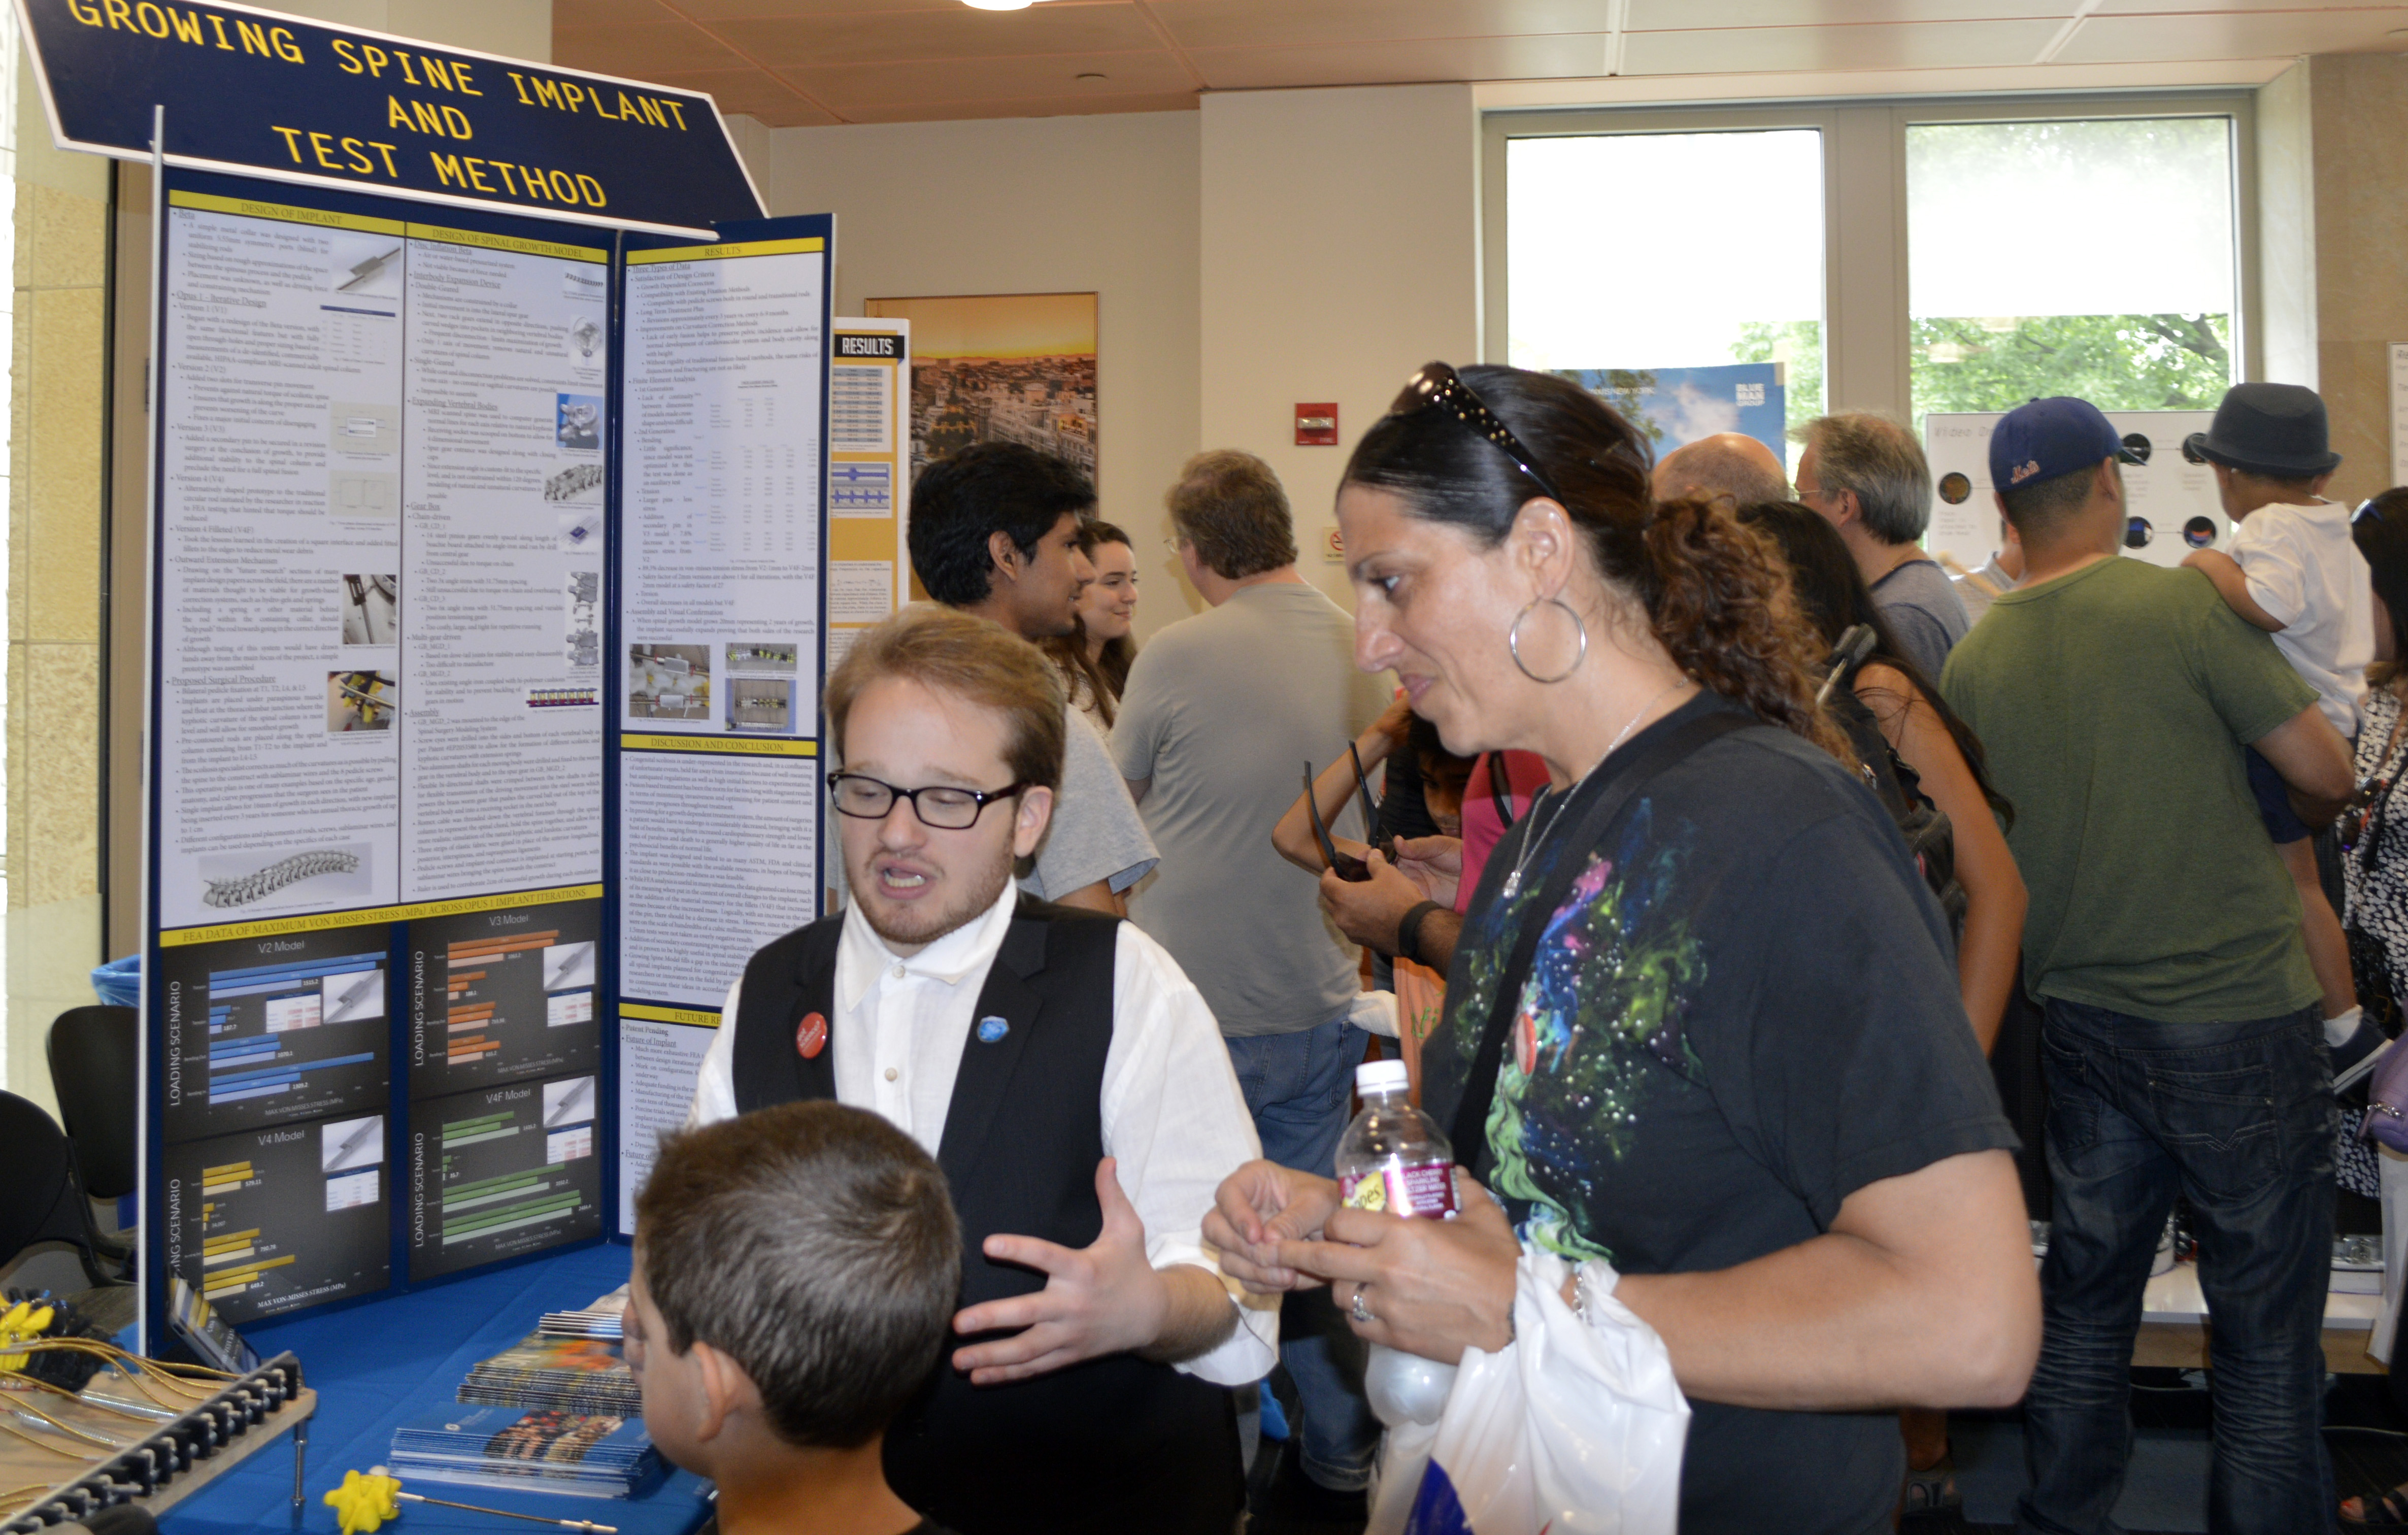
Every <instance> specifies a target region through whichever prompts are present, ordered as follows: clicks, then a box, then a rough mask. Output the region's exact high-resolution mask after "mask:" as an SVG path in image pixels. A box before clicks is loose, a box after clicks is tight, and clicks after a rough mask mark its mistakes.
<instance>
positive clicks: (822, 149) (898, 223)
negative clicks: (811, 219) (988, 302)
mask: <svg viewBox="0 0 2408 1535" xmlns="http://www.w3.org/2000/svg"><path fill="white" fill-rule="evenodd" d="M735 126H736V129H737V142H738V147H739V148H740V149H741V150H742V151H743V152H744V155H745V158H746V161H747V163H748V164H750V165H751V166H752V167H753V176H754V178H755V179H756V180H758V181H759V183H760V185H761V192H762V195H763V196H764V197H765V198H766V199H767V202H768V204H769V208H770V210H771V211H772V212H773V213H778V214H791V213H817V212H834V213H835V214H836V215H837V274H836V285H837V292H836V303H837V310H838V312H839V313H840V314H842V313H858V312H859V311H860V307H861V305H862V303H863V301H865V300H867V299H869V298H878V297H897V296H908V295H912V294H976V293H1049V292H1059V291H1083V290H1087V289H1093V290H1094V291H1096V292H1097V294H1099V295H1100V298H1099V313H1100V321H1101V335H1100V339H1099V341H1098V351H1099V354H1098V357H1097V412H1098V416H1099V422H1098V426H1099V444H1098V446H1099V449H1100V452H1099V454H1098V460H1099V464H1098V480H1099V484H1098V487H1097V488H1098V491H1099V493H1100V495H1101V496H1102V505H1103V512H1104V515H1105V516H1107V517H1109V518H1111V520H1113V521H1114V522H1117V523H1119V524H1122V525H1123V526H1125V527H1126V528H1128V530H1129V531H1130V533H1131V534H1132V535H1133V536H1134V537H1135V538H1137V540H1138V556H1139V562H1140V571H1141V573H1142V575H1143V577H1144V578H1145V586H1144V597H1143V599H1142V600H1141V601H1140V605H1139V610H1138V630H1139V634H1140V638H1143V637H1144V636H1147V635H1150V634H1152V633H1154V631H1155V630H1156V629H1159V628H1160V627H1161V626H1162V625H1163V624H1168V623H1170V622H1173V621H1175V620H1177V619H1180V618H1183V617H1185V616H1186V615H1187V614H1188V613H1189V612H1191V611H1194V610H1196V609H1197V607H1198V606H1199V603H1198V601H1197V598H1196V596H1195V594H1194V593H1193V592H1191V591H1188V590H1187V589H1186V587H1185V585H1184V583H1183V581H1180V579H1179V577H1178V574H1177V565H1176V562H1175V561H1173V560H1172V559H1171V557H1170V556H1169V554H1168V552H1165V551H1164V550H1163V548H1162V544H1161V542H1160V539H1161V538H1162V537H1163V535H1164V534H1165V533H1167V531H1168V529H1167V527H1166V526H1165V524H1164V519H1163V513H1162V491H1163V489H1164V487H1165V486H1166V485H1168V483H1169V481H1170V480H1171V478H1172V476H1173V475H1174V474H1175V473H1176V472H1177V471H1178V468H1179V466H1180V465H1181V463H1182V462H1183V461H1184V460H1185V459H1186V457H1187V456H1188V455H1189V454H1190V453H1193V452H1196V451H1197V449H1198V448H1204V447H1211V448H1243V449H1246V450H1248V451H1250V452H1257V453H1260V454H1262V455H1263V456H1264V457H1265V458H1267V459H1269V461H1270V462H1271V464H1272V465H1273V466H1275V467H1276V468H1277V469H1278V470H1279V472H1280V474H1281V477H1282V478H1283V480H1284V481H1286V483H1287V486H1288V491H1289V495H1290V497H1291V499H1292V500H1293V501H1294V503H1295V506H1296V509H1297V541H1298V543H1299V545H1302V546H1304V567H1305V570H1306V572H1307V574H1308V575H1310V576H1312V578H1313V579H1314V580H1316V581H1320V582H1322V583H1323V584H1324V586H1325V587H1326V589H1327V590H1329V591H1330V592H1332V593H1333V594H1335V595H1340V596H1341V598H1342V595H1343V580H1342V570H1341V567H1338V566H1336V565H1334V564H1328V563H1325V561H1324V560H1323V558H1322V555H1321V552H1320V550H1321V543H1322V539H1323V538H1324V536H1325V535H1326V532H1327V530H1328V529H1329V528H1330V527H1332V526H1333V525H1334V524H1333V522H1332V519H1331V516H1330V500H1331V497H1332V495H1333V494H1334V493H1335V491H1336V488H1337V481H1338V474H1339V471H1340V467H1341V466H1342V465H1343V462H1344V453H1345V450H1344V449H1343V448H1298V447H1297V446H1295V427H1294V420H1293V414H1292V412H1293V408H1294V407H1295V406H1296V405H1297V404H1298V403H1302V402H1307V401H1323V400H1336V401H1337V402H1339V406H1340V429H1341V432H1342V433H1343V435H1344V436H1345V438H1347V440H1349V441H1351V440H1352V439H1353V438H1354V437H1355V436H1356V435H1358V434H1359V433H1360V431H1361V429H1362V427H1363V426H1364V425H1365V424H1366V423H1369V421H1370V420H1372V419H1373V418H1374V417H1376V416H1377V415H1378V414H1379V413H1380V411H1381V410H1382V409H1384V408H1385V407H1386V405H1387V403H1388V401H1389V399H1390V398H1392V397H1393V396H1394V395H1395V394H1396V392H1397V389H1398V386H1399V385H1400V384H1401V383H1402V382H1403V381H1404V380H1405V377H1406V376H1407V375H1408V374H1409V373H1411V372H1412V369H1413V368H1414V367H1416V366H1419V365H1420V364H1422V363H1424V362H1426V361H1428V360H1429V359H1430V358H1432V357H1446V358H1450V359H1453V360H1456V361H1466V362H1468V361H1471V360H1474V359H1476V358H1477V357H1478V355H1479V328H1478V327H1479V289H1480V283H1479V249H1478V241H1477V237H1476V232H1477V230H1478V226H1479V225H1478V217H1479V152H1478V151H1479V131H1478V119H1477V115H1476V114H1475V113H1474V111H1473V109H1472V105H1471V94H1470V91H1469V87H1465V86H1453V85H1440V86H1403V87H1383V88H1376V89H1366V90H1343V91H1282V92H1261V93H1236V94H1224V95H1211V96H1207V97H1206V98H1205V100H1204V104H1203V109H1202V110H1201V111H1200V112H1167V113H1159V114H1145V115H1132V116H1117V117H1087V118H1079V117H1068V118H1047V119H1038V120H1033V121H1008V122H928V123H898V124H882V125H876V126H864V127H839V128H784V129H768V128H763V127H761V126H760V125H759V124H757V123H754V122H751V121H750V120H749V119H743V118H738V119H736V120H735ZM1307 145H1310V146H1312V151H1313V152H1312V154H1311V155H1307V154H1305V153H1303V152H1302V151H1301V147H1302V146H1307Z"/></svg>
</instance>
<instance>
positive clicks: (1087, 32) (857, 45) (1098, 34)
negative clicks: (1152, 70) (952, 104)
mask: <svg viewBox="0 0 2408 1535" xmlns="http://www.w3.org/2000/svg"><path fill="white" fill-rule="evenodd" d="M712 28H713V30H714V31H717V32H719V33H721V34H722V35H724V36H725V37H726V38H727V39H728V40H729V41H730V42H732V43H734V44H735V45H736V46H737V47H738V48H740V49H742V50H745V51H746V52H748V53H751V54H752V55H753V57H755V58H757V59H760V60H761V61H763V62H764V63H766V64H769V65H778V66H782V65H790V64H792V65H833V64H891V63H899V62H902V61H905V60H910V59H964V58H996V57H1004V56H1010V55H1013V54H1022V53H1126V52H1139V51H1147V50H1155V49H1159V48H1160V47H1161V46H1162V39H1161V38H1160V37H1158V36H1155V34H1154V29H1153V28H1152V27H1149V26H1147V25H1146V24H1145V18H1143V17H1141V16H1140V15H1139V14H1138V13H1137V11H1136V9H1135V7H1129V6H1066V7H1060V8H1046V9H1037V10H1023V11H992V10H972V9H971V8H970V7H968V6H961V5H957V6H955V7H953V9H951V10H945V11H907V12H903V13H901V14H898V15H891V16H794V17H787V18H784V19H782V20H778V21H766V20H765V21H740V20H734V19H729V20H724V21H720V22H713V23H712Z"/></svg>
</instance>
